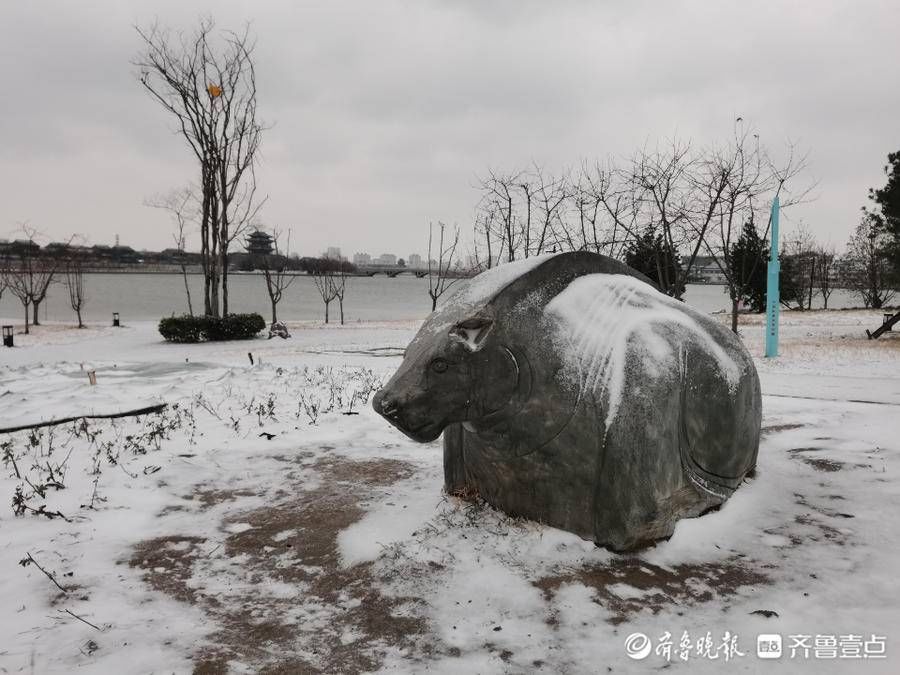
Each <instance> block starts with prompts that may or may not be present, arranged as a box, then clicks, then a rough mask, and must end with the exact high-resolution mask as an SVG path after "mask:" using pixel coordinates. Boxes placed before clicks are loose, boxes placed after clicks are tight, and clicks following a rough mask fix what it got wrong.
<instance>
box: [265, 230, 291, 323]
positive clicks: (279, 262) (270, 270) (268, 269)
mask: <svg viewBox="0 0 900 675" xmlns="http://www.w3.org/2000/svg"><path fill="white" fill-rule="evenodd" d="M279 236H280V232H279V231H278V230H277V229H276V230H273V232H272V245H273V247H274V248H273V251H272V253H271V254H268V255H263V256H261V258H262V261H261V262H262V268H263V276H264V277H265V280H266V292H267V293H268V294H269V302H270V304H271V305H272V324H273V325H274V324H275V323H276V322H277V321H278V303H279V302H281V297H282V296H283V295H284V292H285V291H286V290H287V289H288V288H289V287H290V285H291V284H292V283H294V280H295V279H296V278H297V275H296V274H295V273H291V272H289V271H288V266H287V262H288V258H287V256H288V255H290V250H291V231H290V230H288V235H287V249H286V251H285V252H284V253H283V254H282V253H281V251H280V250H279V247H278V239H279Z"/></svg>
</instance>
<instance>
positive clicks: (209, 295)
mask: <svg viewBox="0 0 900 675" xmlns="http://www.w3.org/2000/svg"><path fill="white" fill-rule="evenodd" d="M137 32H138V34H139V35H140V37H141V39H142V40H143V42H144V48H143V51H142V52H141V53H140V54H139V55H138V57H137V58H136V59H135V61H134V65H135V66H137V67H138V69H139V70H140V82H141V84H142V85H143V86H144V88H145V89H146V90H147V91H148V92H149V93H150V95H151V96H152V97H153V99H154V100H155V101H157V102H158V103H159V104H160V105H161V106H162V107H163V108H164V109H165V110H166V111H167V112H168V113H170V114H171V115H172V116H173V117H174V118H175V120H176V123H177V125H178V129H179V132H180V133H181V135H182V136H183V137H184V139H185V141H186V142H187V144H188V146H189V148H190V150H191V152H192V153H193V155H194V157H195V159H196V160H197V162H198V164H199V169H200V176H199V179H200V181H199V187H200V209H199V211H200V217H199V221H200V255H201V264H202V267H203V272H204V313H205V314H207V315H212V316H219V315H220V313H222V314H227V313H228V250H229V246H230V245H231V243H232V242H234V240H235V239H236V238H238V237H239V236H240V235H241V234H242V233H243V232H244V230H245V229H246V228H247V227H248V226H249V225H250V223H251V222H252V221H253V219H254V218H255V216H256V214H257V212H258V210H259V208H260V205H261V203H260V201H259V200H257V199H256V176H255V171H254V167H255V162H256V157H257V151H258V149H259V144H260V140H261V135H262V131H263V126H262V124H260V123H259V122H258V121H257V118H256V74H255V70H254V66H253V60H252V53H253V49H254V46H255V45H254V41H253V40H252V39H251V37H250V33H249V29H248V28H245V29H244V31H243V32H242V33H235V32H231V31H224V32H222V33H221V34H219V37H220V45H219V46H216V45H214V44H213V43H214V41H215V38H216V34H215V24H214V22H213V21H212V19H203V20H201V21H200V24H199V26H198V27H197V29H196V30H195V31H194V33H193V34H191V35H186V34H180V35H178V37H177V38H172V36H171V35H170V34H169V32H168V31H166V30H163V29H161V28H160V27H159V26H157V25H153V26H151V27H150V28H148V29H146V30H145V29H141V28H138V29H137Z"/></svg>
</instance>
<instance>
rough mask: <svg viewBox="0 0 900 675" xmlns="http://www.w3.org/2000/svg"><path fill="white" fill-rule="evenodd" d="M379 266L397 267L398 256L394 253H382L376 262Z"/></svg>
mask: <svg viewBox="0 0 900 675" xmlns="http://www.w3.org/2000/svg"><path fill="white" fill-rule="evenodd" d="M375 262H376V263H377V264H379V265H385V266H387V265H396V264H397V256H395V255H394V254H393V253H382V254H381V255H380V256H378V260H376V261H375Z"/></svg>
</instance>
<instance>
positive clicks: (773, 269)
mask: <svg viewBox="0 0 900 675" xmlns="http://www.w3.org/2000/svg"><path fill="white" fill-rule="evenodd" d="M779 209H780V204H779V200H778V197H777V196H776V197H775V200H774V201H773V202H772V248H771V252H770V255H769V273H768V278H767V283H766V357H767V358H768V357H773V356H778V311H779V297H778V274H779V272H780V268H781V264H780V263H779V262H778V211H779Z"/></svg>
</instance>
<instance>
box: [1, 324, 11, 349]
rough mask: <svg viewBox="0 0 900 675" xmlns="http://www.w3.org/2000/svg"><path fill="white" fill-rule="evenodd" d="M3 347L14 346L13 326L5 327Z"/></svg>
mask: <svg viewBox="0 0 900 675" xmlns="http://www.w3.org/2000/svg"><path fill="white" fill-rule="evenodd" d="M3 346H4V347H12V346H13V327H12V326H3Z"/></svg>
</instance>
